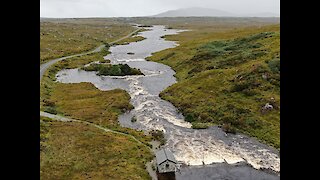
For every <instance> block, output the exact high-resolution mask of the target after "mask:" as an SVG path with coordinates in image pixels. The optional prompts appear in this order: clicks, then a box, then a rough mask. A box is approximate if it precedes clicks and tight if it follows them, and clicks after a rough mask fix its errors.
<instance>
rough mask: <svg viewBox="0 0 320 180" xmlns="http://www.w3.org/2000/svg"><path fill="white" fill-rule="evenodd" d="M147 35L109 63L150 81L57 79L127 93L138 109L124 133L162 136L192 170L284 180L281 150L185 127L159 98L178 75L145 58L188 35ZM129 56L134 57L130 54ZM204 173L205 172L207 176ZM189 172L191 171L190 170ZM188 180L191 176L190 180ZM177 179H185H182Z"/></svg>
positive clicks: (77, 74)
mask: <svg viewBox="0 0 320 180" xmlns="http://www.w3.org/2000/svg"><path fill="white" fill-rule="evenodd" d="M146 29H148V31H144V32H140V33H139V35H140V36H143V37H145V38H146V39H144V40H142V41H139V42H132V43H130V44H127V45H118V46H113V47H110V49H109V51H110V52H111V53H110V54H108V55H107V56H105V57H104V58H105V59H110V60H111V63H112V64H119V63H122V64H128V65H129V66H130V67H134V68H138V69H140V70H141V72H143V73H144V75H138V76H122V77H114V76H97V75H96V73H95V72H86V71H83V70H80V69H65V70H61V71H59V72H58V73H57V75H56V77H57V81H58V82H61V83H80V82H90V83H92V84H94V85H95V86H96V87H97V88H98V89H100V90H103V91H105V90H112V89H116V88H120V89H124V90H126V91H127V92H128V93H129V94H130V96H131V103H132V105H133V106H134V109H133V110H132V111H130V112H127V113H125V114H123V115H121V116H120V117H119V123H120V124H121V125H122V126H124V127H129V128H133V129H138V130H143V131H145V132H148V131H151V130H162V131H163V132H164V134H165V138H166V140H167V142H166V144H165V145H164V147H167V148H169V149H170V150H171V151H172V152H173V154H174V156H175V158H176V159H177V160H178V161H180V162H182V163H184V164H186V165H190V166H189V167H188V168H189V169H190V168H192V167H194V168H195V169H199V168H200V169H201V167H203V168H205V169H210V167H211V166H212V165H213V164H217V163H218V164H225V166H223V168H226V169H229V170H230V169H232V168H233V169H234V168H237V172H238V171H239V164H241V167H243V171H246V172H249V171H248V170H247V169H251V171H255V177H254V178H255V179H259V177H262V173H264V174H263V177H264V178H266V175H265V173H266V172H265V171H262V170H261V169H268V170H271V171H272V173H271V174H272V175H269V177H268V179H279V176H280V154H279V152H278V151H277V150H276V149H274V148H272V147H269V146H267V145H264V144H262V143H260V142H258V141H257V140H256V139H254V138H250V137H248V136H246V135H243V134H235V135H234V134H226V133H224V132H223V131H222V130H221V129H220V128H219V127H217V126H213V127H210V128H208V129H192V128H191V124H190V123H189V122H186V121H184V117H183V115H182V114H180V113H178V111H177V109H176V108H175V107H174V106H173V105H172V104H171V103H170V102H167V101H165V100H162V99H161V98H160V97H159V93H160V92H161V91H163V90H164V89H166V88H167V87H169V86H170V85H172V84H174V83H176V79H175V77H174V74H175V72H174V71H173V70H172V69H171V68H170V67H169V66H166V65H164V64H160V63H156V62H150V61H146V60H145V58H146V57H148V56H151V55H152V53H154V52H158V51H161V50H164V49H167V48H174V47H176V46H178V44H177V43H176V42H173V41H167V40H165V39H163V38H161V37H162V36H164V35H171V34H177V33H180V32H182V30H175V29H166V28H165V27H164V26H160V25H156V26H153V27H151V28H146ZM128 52H132V53H134V54H127V53H128ZM133 116H135V117H136V119H137V121H136V122H131V118H132V117H133ZM203 164H205V165H207V166H203ZM209 164H211V165H209ZM203 168H202V171H206V170H205V169H203ZM210 171H212V169H211V170H207V171H206V173H207V174H210V173H209V172H210ZM182 172H183V170H182ZM188 172H191V171H189V170H188ZM221 172H222V171H221ZM259 172H260V174H259ZM269 174H270V173H269ZM184 175H185V174H184ZM185 177H188V176H187V175H185ZM190 177H191V176H190ZM207 177H209V176H207ZM177 178H178V179H179V176H178V175H177ZM187 179H188V178H187Z"/></svg>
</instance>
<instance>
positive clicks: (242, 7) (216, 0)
mask: <svg viewBox="0 0 320 180" xmlns="http://www.w3.org/2000/svg"><path fill="white" fill-rule="evenodd" d="M188 7H205V8H213V9H217V10H223V11H227V12H231V13H235V14H251V13H262V12H270V13H276V14H280V0H40V17H57V18H63V17H131V16H147V15H155V14H158V13H161V12H164V11H167V10H173V9H179V8H188Z"/></svg>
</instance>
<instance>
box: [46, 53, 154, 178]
mask: <svg viewBox="0 0 320 180" xmlns="http://www.w3.org/2000/svg"><path fill="white" fill-rule="evenodd" d="M108 53H109V52H108V51H107V49H104V50H103V51H101V52H99V53H95V54H90V55H85V56H82V57H74V58H70V59H67V60H63V61H60V62H58V63H56V64H55V65H53V66H52V67H50V68H49V69H48V71H47V72H46V73H45V75H44V77H43V79H42V81H41V82H40V85H41V86H40V109H41V110H43V111H46V112H49V113H52V114H59V115H63V116H67V117H71V118H74V119H79V120H83V121H87V122H91V123H94V124H97V125H100V126H103V127H106V128H110V129H113V130H116V131H119V132H123V133H126V134H130V135H133V136H134V137H136V138H137V139H138V140H139V141H141V142H142V143H143V144H145V145H147V146H149V147H150V146H151V145H150V144H149V142H150V141H151V140H152V139H154V138H153V137H152V136H151V135H145V134H144V133H143V132H142V131H136V130H132V129H129V128H123V127H120V126H119V124H118V116H119V115H120V114H122V113H123V112H125V111H128V110H130V109H132V108H133V106H132V105H131V104H130V102H129V101H130V96H129V95H128V94H127V93H126V92H125V91H124V90H120V89H116V90H111V91H100V90H99V89H97V88H96V87H94V85H93V84H91V83H75V84H63V83H59V82H56V81H55V80H56V78H55V75H56V73H57V72H58V71H59V70H61V69H68V68H78V67H83V65H85V64H88V63H90V62H93V61H103V56H105V55H107V54H108ZM40 120H41V121H40V144H41V153H40V175H41V179H88V178H90V177H91V178H93V179H106V178H107V179H150V177H149V175H148V173H147V171H146V170H145V163H146V162H147V161H150V160H151V159H152V158H153V154H152V153H151V151H150V150H149V149H147V148H146V146H143V145H141V144H138V143H137V142H135V141H133V140H132V139H129V138H127V137H125V136H121V135H117V134H112V133H105V132H103V131H101V130H99V129H95V128H93V127H89V126H86V125H83V124H77V123H74V122H56V121H52V122H51V121H50V120H48V119H47V118H43V117H42V118H41V119H40Z"/></svg>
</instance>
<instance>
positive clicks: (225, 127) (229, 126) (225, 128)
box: [222, 123, 236, 134]
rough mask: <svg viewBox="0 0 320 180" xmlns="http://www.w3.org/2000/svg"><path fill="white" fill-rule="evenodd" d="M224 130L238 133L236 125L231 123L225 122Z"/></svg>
mask: <svg viewBox="0 0 320 180" xmlns="http://www.w3.org/2000/svg"><path fill="white" fill-rule="evenodd" d="M222 130H223V131H224V132H226V133H232V134H235V133H236V129H235V128H234V127H232V126H231V124H229V123H228V124H223V125H222Z"/></svg>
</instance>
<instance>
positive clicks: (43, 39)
mask: <svg viewBox="0 0 320 180" xmlns="http://www.w3.org/2000/svg"><path fill="white" fill-rule="evenodd" d="M134 29H135V28H134V27H132V26H131V25H130V24H128V23H124V22H123V21H121V20H118V19H116V18H103V19H98V18H97V19H51V20H47V21H40V63H44V62H46V61H47V60H50V59H53V58H59V57H63V56H67V55H71V54H76V53H80V52H84V51H88V50H92V49H94V48H95V47H97V46H99V45H101V44H105V43H110V42H112V41H114V40H116V39H119V38H121V37H123V36H125V35H127V34H129V33H130V32H132V31H133V30H134Z"/></svg>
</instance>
